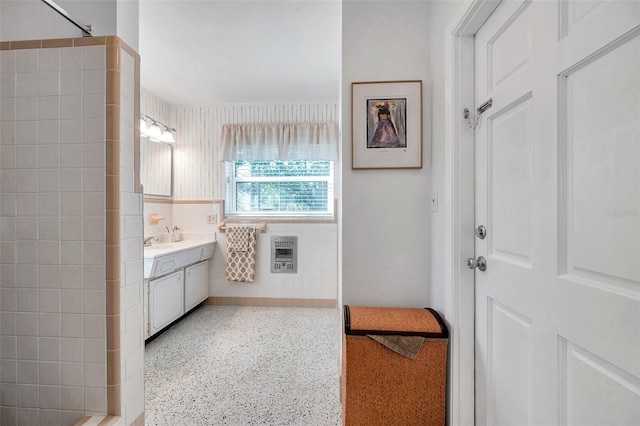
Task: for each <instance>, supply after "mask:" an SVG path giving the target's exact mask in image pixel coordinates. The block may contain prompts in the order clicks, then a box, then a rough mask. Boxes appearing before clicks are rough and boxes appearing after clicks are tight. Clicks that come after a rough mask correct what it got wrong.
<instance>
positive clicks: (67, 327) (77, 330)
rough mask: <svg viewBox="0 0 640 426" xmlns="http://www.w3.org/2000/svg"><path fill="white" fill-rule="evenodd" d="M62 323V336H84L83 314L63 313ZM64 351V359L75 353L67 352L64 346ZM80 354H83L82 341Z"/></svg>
mask: <svg viewBox="0 0 640 426" xmlns="http://www.w3.org/2000/svg"><path fill="white" fill-rule="evenodd" d="M60 325H61V327H60V335H61V336H62V337H83V331H82V329H83V322H82V314H62V315H61V324H60ZM80 342H81V341H80ZM62 353H63V357H62V360H63V361H66V360H67V358H68V357H70V356H72V355H73V354H72V353H69V354H65V351H64V347H63V352H62ZM80 354H81V355H82V343H80Z"/></svg>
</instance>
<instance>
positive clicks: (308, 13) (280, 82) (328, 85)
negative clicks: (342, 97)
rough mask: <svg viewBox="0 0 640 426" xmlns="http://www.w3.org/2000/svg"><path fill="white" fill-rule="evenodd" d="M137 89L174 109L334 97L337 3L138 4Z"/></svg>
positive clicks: (197, 0)
mask: <svg viewBox="0 0 640 426" xmlns="http://www.w3.org/2000/svg"><path fill="white" fill-rule="evenodd" d="M140 57H141V66H140V79H141V85H142V87H144V88H146V89H148V90H150V91H151V92H153V93H154V94H156V95H157V96H159V97H161V98H162V99H164V100H166V101H168V102H170V103H172V104H174V105H213V104H221V103H262V102H300V101H302V102H309V101H311V102H319V101H332V102H336V101H337V100H338V95H339V94H338V91H339V82H340V62H341V3H340V1H339V0H285V1H280V0H278V1H276V0H258V1H247V0H232V1H222V0H140Z"/></svg>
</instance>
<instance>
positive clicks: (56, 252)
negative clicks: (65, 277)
mask: <svg viewBox="0 0 640 426" xmlns="http://www.w3.org/2000/svg"><path fill="white" fill-rule="evenodd" d="M38 262H39V263H40V264H41V265H59V264H60V243H59V242H58V241H38Z"/></svg>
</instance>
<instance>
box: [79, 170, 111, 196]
mask: <svg viewBox="0 0 640 426" xmlns="http://www.w3.org/2000/svg"><path fill="white" fill-rule="evenodd" d="M105 185H106V178H105V170H104V168H83V169H82V190H83V191H84V192H99V191H104V190H105Z"/></svg>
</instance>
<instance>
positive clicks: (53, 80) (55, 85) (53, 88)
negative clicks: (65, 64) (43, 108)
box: [38, 72, 60, 96]
mask: <svg viewBox="0 0 640 426" xmlns="http://www.w3.org/2000/svg"><path fill="white" fill-rule="evenodd" d="M58 95H60V73H59V72H40V73H38V96H58Z"/></svg>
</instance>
